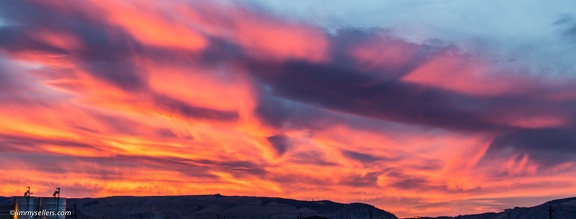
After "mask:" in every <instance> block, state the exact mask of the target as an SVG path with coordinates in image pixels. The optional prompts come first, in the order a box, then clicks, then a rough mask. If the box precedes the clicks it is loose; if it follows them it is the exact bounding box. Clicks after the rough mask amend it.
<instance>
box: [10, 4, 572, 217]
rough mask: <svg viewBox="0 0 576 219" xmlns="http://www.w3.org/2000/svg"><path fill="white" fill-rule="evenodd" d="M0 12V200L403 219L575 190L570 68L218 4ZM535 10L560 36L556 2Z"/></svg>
mask: <svg viewBox="0 0 576 219" xmlns="http://www.w3.org/2000/svg"><path fill="white" fill-rule="evenodd" d="M0 18H2V20H3V21H5V24H4V25H3V26H0V105H1V106H2V107H1V108H0V160H2V165H3V167H4V169H5V170H6V171H3V172H2V174H0V176H1V177H2V178H3V179H7V180H6V181H5V183H4V186H3V187H2V188H0V195H5V196H11V195H17V194H20V193H21V190H22V188H25V187H26V186H31V187H33V188H34V189H35V190H36V191H37V192H36V193H35V194H38V195H49V193H50V192H51V189H52V187H62V188H63V194H65V195H66V196H69V197H84V196H110V195H175V194H206V193H209V194H211V193H222V194H229V195H262V196H282V197H291V198H299V199H333V200H336V201H343V202H355V201H363V202H368V203H372V204H374V205H376V206H378V207H380V208H383V209H386V210H389V211H391V212H393V213H395V214H397V215H399V216H413V215H442V214H452V215H455V214H463V213H477V212H484V211H495V210H501V209H502V208H506V207H511V206H513V205H523V204H527V202H522V201H521V199H518V198H519V197H520V198H522V197H524V198H526V200H528V198H530V200H539V199H537V198H538V197H542V199H545V198H550V197H560V196H566V195H575V194H576V185H575V184H574V183H573V182H572V181H573V180H572V178H573V176H574V174H575V173H576V169H575V163H574V160H575V159H576V138H575V137H573V133H575V131H576V105H575V104H574V102H575V101H576V95H575V94H576V80H575V79H574V78H572V77H569V76H566V75H553V76H548V75H546V72H541V73H540V74H534V71H536V70H535V69H532V66H523V65H522V62H518V63H516V64H507V65H502V64H498V63H494V62H493V60H490V59H487V58H485V57H486V56H485V55H486V53H489V52H492V51H493V50H489V51H488V50H487V51H486V53H481V54H480V53H479V54H474V53H471V52H468V51H467V50H463V49H460V48H459V47H458V46H456V45H452V44H445V43H441V42H439V41H437V40H429V41H425V42H414V41H410V40H407V39H405V38H402V36H398V35H396V34H394V33H392V32H390V31H388V30H386V29H381V28H354V27H344V28H339V29H337V30H336V31H327V30H326V29H324V28H322V27H320V26H316V25H313V24H309V23H304V22H295V21H293V20H288V19H284V18H280V17H277V16H274V15H271V13H268V12H267V11H265V10H263V9H261V8H260V9H259V8H258V7H249V6H245V5H244V6H243V5H235V4H217V3H212V4H209V3H199V2H186V1H176V2H170V3H158V2H142V1H137V2H117V1H86V2H81V3H77V2H75V3H74V4H71V3H70V2H66V1H4V2H2V3H0ZM551 25H553V26H557V27H558V28H559V31H558V34H560V35H562V36H563V37H566V38H573V35H574V31H573V29H574V22H573V19H572V17H570V16H567V17H565V18H562V19H560V20H558V21H557V22H556V23H554V24H551ZM567 42H569V41H567ZM509 65H518V66H514V68H509ZM507 66H508V67H507ZM511 69H514V70H511ZM522 69H524V70H522ZM44 193H45V194H44ZM455 203H457V204H455Z"/></svg>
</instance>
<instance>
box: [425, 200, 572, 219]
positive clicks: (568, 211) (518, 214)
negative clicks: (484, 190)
mask: <svg viewBox="0 0 576 219" xmlns="http://www.w3.org/2000/svg"><path fill="white" fill-rule="evenodd" d="M550 209H552V214H550V212H549V210H550ZM452 218H457V219H508V218H510V219H548V218H553V219H574V218H576V197H573V198H565V199H557V200H553V201H549V202H546V203H544V204H541V205H537V206H534V207H529V208H520V207H516V208H514V209H507V210H505V211H503V212H490V213H483V214H474V215H461V216H456V217H420V219H452Z"/></svg>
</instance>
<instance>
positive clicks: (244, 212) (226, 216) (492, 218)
mask: <svg viewBox="0 0 576 219" xmlns="http://www.w3.org/2000/svg"><path fill="white" fill-rule="evenodd" d="M67 202H68V203H67V210H70V211H73V210H74V206H76V210H77V211H76V212H77V214H76V215H75V216H74V215H73V216H71V217H67V218H77V219H131V218H132V219H135V218H138V219H140V218H142V219H152V218H154V219H187V218H194V219H196V218H198V219H203V218H205V219H214V218H216V219H239V218H250V219H284V218H286V219H298V218H302V219H306V218H309V219H324V218H329V219H370V214H372V218H373V219H381V218H387V219H388V218H397V217H396V216H395V215H393V214H391V213H389V212H386V211H383V210H380V209H378V208H375V207H373V206H371V205H367V204H361V203H352V204H341V203H336V202H332V201H298V200H293V199H283V198H269V197H244V196H221V195H195V196H152V197H107V198H72V199H67ZM10 204H11V199H10V198H6V197H0V211H2V212H0V219H3V218H10V217H9V216H8V215H5V214H4V213H6V214H7V212H8V211H9V209H10ZM550 209H552V213H551V215H550V212H549V210H550ZM550 216H552V217H551V218H553V219H574V218H576V197H573V198H565V199H558V200H553V201H549V202H546V203H544V204H541V205H538V206H534V207H516V208H514V209H507V210H505V211H503V212H489V213H483V214H475V215H460V216H455V217H448V216H447V217H420V218H421V219H453V218H457V219H508V218H511V219H547V218H550Z"/></svg>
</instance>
